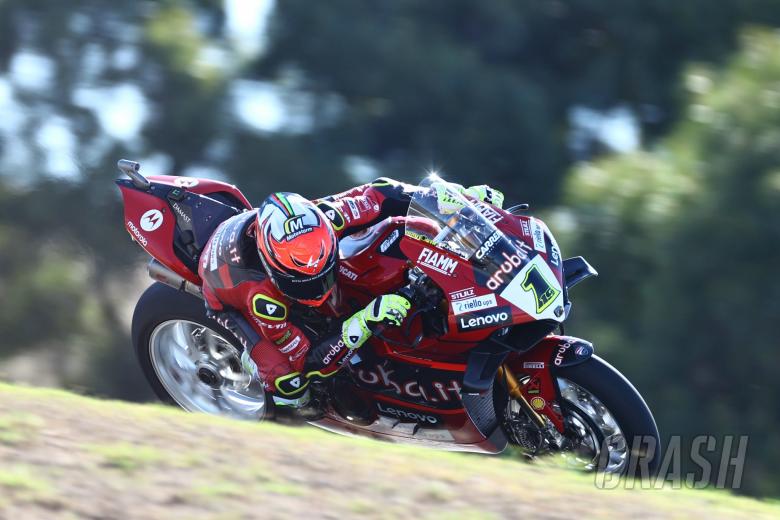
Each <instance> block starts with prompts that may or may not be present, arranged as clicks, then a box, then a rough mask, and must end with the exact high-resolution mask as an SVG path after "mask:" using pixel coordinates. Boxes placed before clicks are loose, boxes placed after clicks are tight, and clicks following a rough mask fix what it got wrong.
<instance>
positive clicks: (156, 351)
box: [132, 282, 266, 421]
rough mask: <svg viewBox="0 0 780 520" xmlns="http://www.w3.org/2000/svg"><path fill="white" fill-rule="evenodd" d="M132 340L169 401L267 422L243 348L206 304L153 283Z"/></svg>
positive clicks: (261, 392)
mask: <svg viewBox="0 0 780 520" xmlns="http://www.w3.org/2000/svg"><path fill="white" fill-rule="evenodd" d="M132 336H133V345H134V347H135V353H136V356H137V358H138V362H139V363H140V365H141V368H142V370H143V372H144V375H145V376H146V379H147V380H148V381H149V384H150V385H151V386H152V389H153V390H154V392H155V393H156V394H157V396H158V397H159V398H160V399H161V400H162V401H163V402H166V403H169V404H174V405H178V406H180V407H182V408H184V409H185V410H187V411H190V412H203V413H208V414H211V415H221V416H225V417H231V418H235V419H245V420H255V421H258V420H261V419H263V418H264V417H265V414H266V394H265V390H264V389H263V387H262V385H261V383H260V382H258V381H257V379H254V380H252V379H251V378H250V377H249V376H248V375H247V374H246V373H244V372H243V370H242V368H241V362H240V356H241V352H242V348H241V346H240V345H238V344H236V343H235V341H234V339H233V336H232V334H230V332H229V331H228V330H227V329H225V328H224V327H222V326H220V325H219V324H218V323H217V322H216V321H214V320H212V319H210V318H208V317H207V316H206V308H205V306H204V304H203V301H202V300H199V299H198V298H196V297H194V296H192V295H190V294H187V293H185V292H182V291H177V290H175V289H173V288H171V287H168V286H167V285H164V284H162V283H159V282H157V283H155V284H153V285H152V286H150V287H149V288H148V289H147V290H146V291H145V292H144V294H143V295H142V296H141V298H140V300H139V301H138V303H137V304H136V307H135V313H134V314H133V327H132Z"/></svg>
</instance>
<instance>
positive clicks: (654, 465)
mask: <svg viewBox="0 0 780 520" xmlns="http://www.w3.org/2000/svg"><path fill="white" fill-rule="evenodd" d="M556 376H557V382H558V387H559V389H560V400H559V404H560V408H561V410H560V411H561V413H562V415H563V417H564V424H565V431H564V433H563V434H560V433H558V431H557V430H555V428H553V427H552V425H550V427H549V428H548V429H547V430H544V431H541V430H539V429H537V428H536V427H535V426H534V425H533V424H531V422H530V420H528V419H527V416H525V415H524V413H523V412H522V411H521V407H520V405H519V404H518V403H516V402H514V401H513V400H508V401H505V406H506V407H505V409H504V410H505V428H507V430H508V433H509V436H510V438H511V439H512V440H513V441H514V443H515V444H518V445H520V446H521V447H522V448H523V449H524V450H525V451H526V452H527V453H533V454H542V453H550V454H558V455H560V456H562V457H563V459H564V460H565V461H566V463H567V464H568V465H570V466H572V467H575V468H578V469H583V470H588V471H603V472H607V473H615V474H628V473H632V474H634V475H636V476H640V477H641V476H651V475H654V474H655V472H656V471H657V470H658V466H659V464H660V461H661V446H660V438H659V435H658V428H657V426H656V424H655V420H654V419H653V415H652V413H651V412H650V409H649V408H648V407H647V404H646V403H645V401H644V399H642V396H641V395H640V394H639V392H637V390H636V389H635V388H634V386H633V385H632V384H631V383H630V382H629V381H628V380H627V379H626V378H625V377H623V375H622V374H620V372H618V371H617V370H616V369H615V368H614V367H612V366H611V365H610V364H609V363H607V362H606V361H604V360H603V359H601V358H599V357H598V356H593V357H591V358H590V359H588V360H587V361H585V362H584V363H581V364H579V365H574V366H571V367H566V368H561V369H557V372H556ZM527 379H528V378H526V379H525V380H527ZM520 380H521V382H522V381H524V380H523V379H522V378H520Z"/></svg>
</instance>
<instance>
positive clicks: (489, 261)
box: [402, 179, 565, 334]
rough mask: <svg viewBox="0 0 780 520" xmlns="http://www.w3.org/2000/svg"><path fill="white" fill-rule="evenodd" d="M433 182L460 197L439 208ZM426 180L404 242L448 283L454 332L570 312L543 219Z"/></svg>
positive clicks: (427, 269)
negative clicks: (501, 207)
mask: <svg viewBox="0 0 780 520" xmlns="http://www.w3.org/2000/svg"><path fill="white" fill-rule="evenodd" d="M435 183H441V184H439V188H438V189H439V190H441V189H447V190H448V193H447V195H448V198H449V199H450V200H451V201H455V202H454V204H448V205H447V207H445V208H443V207H441V206H442V204H440V203H439V200H440V196H437V193H436V189H437V186H436V184H435ZM442 185H444V188H442V187H441V186H442ZM424 187H425V188H427V189H422V190H420V191H418V192H416V193H415V195H414V196H413V198H412V201H411V203H410V206H409V213H408V216H407V223H406V236H405V240H404V242H405V244H402V247H403V248H404V252H405V253H406V254H407V256H408V257H409V258H410V259H411V260H412V261H413V262H414V263H415V265H416V266H417V267H418V268H419V269H421V270H422V271H424V272H425V273H426V274H428V276H430V277H431V278H432V279H433V280H434V281H435V282H436V283H437V284H438V285H439V286H440V287H441V288H442V289H443V290H444V292H445V295H446V298H447V300H448V302H449V313H450V316H449V322H450V325H451V327H450V333H460V334H462V333H471V332H476V331H491V330H493V329H495V328H498V327H501V326H509V325H512V324H519V323H527V322H529V321H536V320H555V321H563V319H565V313H564V300H565V294H564V290H563V286H562V270H561V258H560V250H559V249H558V245H557V243H556V242H555V239H554V238H553V236H552V234H551V233H550V232H549V230H548V229H547V227H546V226H545V225H544V223H542V222H541V221H540V220H538V219H535V218H533V217H526V216H515V215H512V214H510V213H508V212H506V211H503V210H501V209H499V208H496V207H494V206H490V205H488V204H485V203H482V202H479V201H475V200H473V199H470V198H467V197H464V196H463V195H461V194H460V192H459V190H457V188H455V187H453V186H452V185H450V184H447V183H444V182H443V181H441V180H440V179H438V180H435V181H434V183H431V184H429V185H428V186H424Z"/></svg>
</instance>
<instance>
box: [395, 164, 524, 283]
mask: <svg viewBox="0 0 780 520" xmlns="http://www.w3.org/2000/svg"><path fill="white" fill-rule="evenodd" d="M420 187H421V188H422V189H420V190H418V191H417V192H415V194H414V196H413V197H412V201H411V203H410V204H409V212H408V214H407V219H406V235H407V236H408V237H409V238H413V239H416V240H421V241H423V242H426V243H427V244H430V245H431V246H434V247H437V248H440V249H444V250H446V251H448V252H450V253H452V254H454V255H457V256H459V257H460V258H462V259H464V260H468V261H470V262H471V263H472V266H473V267H474V270H475V274H477V275H478V278H479V274H482V275H484V279H486V280H487V281H486V285H487V287H488V288H489V289H491V290H496V289H497V288H498V287H499V286H501V285H503V283H504V282H506V281H508V280H507V279H506V276H502V275H501V273H504V275H506V274H508V273H511V272H512V271H515V270H516V269H517V268H518V267H519V266H521V265H522V264H523V263H525V262H526V261H527V259H528V253H527V249H526V247H527V246H526V245H525V243H524V242H523V241H522V240H512V239H511V238H510V237H507V236H506V235H505V234H504V233H503V232H502V231H500V230H499V229H498V228H497V227H496V226H495V223H496V222H499V221H500V220H501V219H503V218H504V216H503V215H502V214H501V213H500V212H498V211H496V210H495V209H494V208H493V207H492V206H490V205H488V204H485V203H482V202H479V201H476V200H473V199H469V198H467V197H465V196H464V195H463V194H462V193H461V190H460V187H459V186H458V185H455V184H452V183H448V182H446V181H444V180H442V179H440V178H438V177H433V178H430V177H429V178H428V179H426V180H425V181H423V183H421V185H420ZM503 264H506V266H505V268H504V270H503V271H502V270H501V267H502V265H503ZM491 279H492V282H491V281H490V280H491Z"/></svg>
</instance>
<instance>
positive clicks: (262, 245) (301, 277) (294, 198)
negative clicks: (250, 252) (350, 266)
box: [257, 192, 338, 307]
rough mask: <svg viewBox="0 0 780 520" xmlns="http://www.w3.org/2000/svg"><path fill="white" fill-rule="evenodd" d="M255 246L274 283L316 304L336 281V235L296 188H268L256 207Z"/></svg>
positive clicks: (301, 301)
mask: <svg viewBox="0 0 780 520" xmlns="http://www.w3.org/2000/svg"><path fill="white" fill-rule="evenodd" d="M257 249H258V251H259V253H260V259H261V260H262V262H263V265H264V266H265V269H266V271H267V272H268V275H269V276H270V277H271V280H272V281H273V283H274V285H276V287H277V288H278V289H279V290H280V291H281V292H282V293H283V294H284V295H286V296H288V297H289V298H291V299H293V300H296V301H298V302H300V303H303V304H305V305H311V306H315V307H316V306H319V305H322V304H323V303H324V302H325V300H327V299H328V297H329V296H330V294H331V292H332V291H333V287H334V284H335V282H336V268H337V263H338V241H337V239H336V235H335V233H333V228H332V227H331V225H330V222H329V221H328V219H327V217H325V215H324V214H323V213H322V211H321V210H320V209H319V208H317V206H315V205H314V204H313V203H312V202H311V201H309V200H307V199H305V198H303V197H301V196H300V195H298V194H297V193H281V192H280V193H274V194H272V195H270V196H269V197H268V198H266V199H265V201H264V202H263V205H262V206H260V209H258V211H257Z"/></svg>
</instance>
